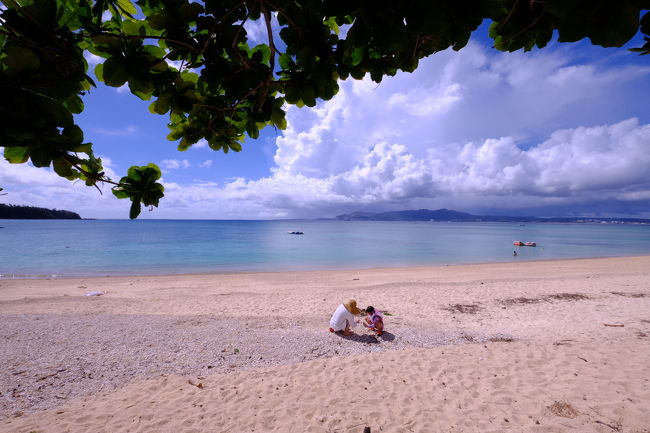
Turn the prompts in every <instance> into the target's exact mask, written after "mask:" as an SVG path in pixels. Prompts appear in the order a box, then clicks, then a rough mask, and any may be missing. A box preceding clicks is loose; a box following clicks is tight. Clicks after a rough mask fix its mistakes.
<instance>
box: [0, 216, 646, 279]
mask: <svg viewBox="0 0 650 433" xmlns="http://www.w3.org/2000/svg"><path fill="white" fill-rule="evenodd" d="M0 226H1V227H3V228H1V229H0V275H1V277H0V278H22V277H50V276H61V277H63V276H95V275H97V276H99V275H140V274H142V275H149V274H177V273H199V272H231V271H235V272H239V271H285V270H316V269H357V268H373V267H400V266H427V265H445V264H464V263H487V262H511V261H513V260H517V261H522V260H546V259H566V258H583V257H610V256H631V255H648V254H650V226H649V225H614V224H548V223H544V224H540V223H535V224H530V223H529V224H525V225H520V224H519V223H443V222H374V221H373V222H365V221H191V220H138V221H126V220H54V221H43V220H0ZM290 230H299V231H302V232H304V235H290V234H287V231H290ZM514 240H521V241H535V242H537V245H538V246H537V247H534V248H533V247H514V246H513V245H512V242H513V241H514ZM515 250H516V251H517V252H518V255H517V257H514V256H513V251H515Z"/></svg>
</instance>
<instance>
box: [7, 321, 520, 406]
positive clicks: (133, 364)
mask: <svg viewBox="0 0 650 433" xmlns="http://www.w3.org/2000/svg"><path fill="white" fill-rule="evenodd" d="M495 338H497V339H511V337H510V336H505V335H501V334H499V335H496V334H493V335H477V334H471V335H470V334H468V333H461V332H446V331H440V330H435V329H425V328H422V327H419V328H414V327H412V326H406V325H399V324H395V325H391V327H390V328H389V329H388V332H386V333H384V335H382V336H381V337H375V336H374V335H371V334H369V333H367V331H365V330H361V331H359V333H358V334H357V335H354V336H350V337H343V336H339V335H335V334H332V333H329V332H327V328H326V325H324V326H323V328H322V329H320V328H318V329H315V328H314V327H313V326H309V325H308V324H305V323H301V322H300V320H289V319H287V318H282V317H278V318H272V317H271V318H265V319H264V320H263V321H260V319H259V318H217V317H214V316H156V315H91V314H78V315H74V314H72V315H70V314H66V315H58V314H4V315H0V347H1V348H2V349H1V350H0V365H2V366H3V367H2V369H0V419H2V418H7V417H10V416H19V415H21V414H22V413H27V412H33V411H39V410H44V409H50V408H53V407H56V406H58V405H60V404H62V403H63V402H66V401H70V400H73V399H77V398H80V397H84V396H87V395H91V394H94V393H96V392H99V391H110V390H113V389H115V388H117V387H120V386H122V385H124V384H126V383H128V382H131V381H134V380H136V379H145V378H152V377H158V376H164V375H172V374H175V375H191V376H196V377H197V378H200V377H203V376H205V375H208V374H211V373H216V372H231V371H241V370H248V369H253V368H259V367H268V366H275V365H287V364H295V363H299V362H303V361H306V360H312V359H316V358H322V357H333V356H347V355H355V354H360V353H366V352H379V351H387V350H403V349H409V348H430V347H436V346H442V345H456V344H467V343H480V342H484V341H490V340H492V341H494V339H495Z"/></svg>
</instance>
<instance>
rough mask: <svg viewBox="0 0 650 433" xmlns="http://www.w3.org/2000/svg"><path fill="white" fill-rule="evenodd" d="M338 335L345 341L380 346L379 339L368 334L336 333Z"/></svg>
mask: <svg viewBox="0 0 650 433" xmlns="http://www.w3.org/2000/svg"><path fill="white" fill-rule="evenodd" d="M336 335H337V336H339V337H341V338H343V339H344V340H350V341H355V342H357V343H365V344H378V343H379V340H377V337H376V336H375V335H368V334H361V335H359V334H352V335H343V334H341V333H336Z"/></svg>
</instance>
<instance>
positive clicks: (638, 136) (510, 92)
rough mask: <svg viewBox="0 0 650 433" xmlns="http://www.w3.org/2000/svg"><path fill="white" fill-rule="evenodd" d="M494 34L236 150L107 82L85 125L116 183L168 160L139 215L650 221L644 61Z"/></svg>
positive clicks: (86, 206)
mask: <svg viewBox="0 0 650 433" xmlns="http://www.w3.org/2000/svg"><path fill="white" fill-rule="evenodd" d="M258 24H259V23H252V24H251V25H249V26H248V28H247V30H248V34H249V38H250V39H251V41H252V42H253V43H258V42H263V41H264V40H265V37H266V36H265V34H264V33H263V32H262V31H261V29H260V27H259V25H258ZM484 30H485V29H484V28H483V29H482V30H481V32H479V33H478V34H477V37H476V38H473V39H472V42H471V43H470V44H469V45H468V46H467V47H466V48H465V49H463V50H461V51H460V52H453V51H445V52H442V53H437V54H435V55H433V56H431V57H429V58H427V59H423V60H422V61H421V64H420V67H419V68H418V70H417V71H415V72H414V73H412V74H408V73H402V74H398V75H397V76H396V77H392V78H386V79H385V80H384V81H383V82H382V83H381V84H379V85H377V84H376V83H373V82H372V81H370V80H369V79H364V80H361V81H352V80H348V81H346V82H343V83H341V91H340V92H339V94H338V95H337V96H336V97H335V98H333V99H332V100H330V101H327V102H325V101H319V104H318V105H317V106H316V107H314V108H307V107H305V108H301V109H299V108H296V107H288V115H287V116H288V117H287V119H288V125H289V126H288V128H287V130H286V131H276V130H274V129H272V128H267V129H266V130H264V131H263V132H262V134H261V136H260V138H259V139H258V140H247V141H246V142H245V143H244V146H243V151H242V152H239V153H234V152H230V153H228V154H227V155H225V154H223V153H222V152H215V151H212V150H210V149H209V148H208V147H207V146H205V145H203V146H202V145H201V144H199V145H198V146H194V147H193V148H191V149H189V150H187V151H185V152H179V151H178V150H177V149H176V143H175V142H170V141H167V140H166V138H165V137H166V135H167V127H166V117H165V116H159V115H154V114H150V113H149V111H148V104H149V102H146V101H140V100H139V99H138V98H137V97H135V96H133V95H131V94H130V93H129V92H128V90H126V89H114V88H109V87H105V86H103V85H102V84H101V83H100V84H99V86H98V88H96V89H93V90H92V91H91V92H90V94H89V95H88V96H87V97H86V98H85V99H84V102H85V107H86V109H85V111H84V113H83V114H81V115H79V116H78V117H77V122H78V124H79V125H81V126H82V128H83V130H84V132H85V138H86V140H87V141H91V142H93V143H94V149H95V153H96V154H98V155H100V156H101V157H102V158H103V160H104V162H105V165H106V167H107V173H108V174H109V175H110V176H111V177H112V178H114V179H119V177H120V176H122V175H123V174H124V173H125V172H126V170H127V169H128V167H129V166H131V165H143V164H148V163H150V162H153V163H156V164H158V165H159V166H160V167H161V169H162V170H163V183H164V185H165V187H166V197H165V198H164V199H163V200H162V201H161V204H160V207H159V208H157V209H155V210H153V211H152V212H143V214H142V216H141V218H207V219H210V218H215V219H219V218H224V219H227V218H235V219H266V218H316V217H333V216H336V215H337V214H341V213H344V212H352V211H356V210H366V211H385V210H399V209H413V208H430V209H437V208H442V207H446V208H450V209H456V210H461V211H467V212H472V213H478V214H492V215H495V214H501V215H524V214H527V215H540V216H551V215H585V216H632V217H645V218H650V177H649V176H648V173H650V111H649V110H648V107H647V95H648V94H649V92H648V91H649V90H650V89H649V84H648V83H649V82H650V80H648V78H649V75H650V56H645V57H640V56H638V55H636V54H634V53H631V52H629V51H627V50H626V49H604V48H599V47H593V46H591V45H590V44H589V43H588V42H584V43H578V44H559V43H554V44H552V45H551V46H550V47H547V48H545V49H542V50H535V51H533V52H529V53H523V52H517V53H500V52H498V51H496V50H494V49H492V48H491V47H490V41H489V39H488V38H486V37H485V31H484ZM256 38H257V39H259V40H257V41H256ZM640 40H641V38H637V39H636V40H635V41H633V42H632V43H631V44H630V46H639V45H641V42H640ZM88 60H89V62H90V63H93V62H95V60H94V59H93V58H92V57H88ZM0 186H1V187H3V188H4V189H5V191H6V192H8V193H9V194H8V195H6V196H2V197H0V200H1V201H2V202H5V203H15V204H28V205H34V206H44V207H55V208H59V209H69V210H73V211H76V212H79V213H80V214H81V215H82V216H83V217H87V218H126V217H127V215H128V206H129V203H128V202H127V201H124V200H118V199H116V198H114V197H113V196H112V194H111V193H110V189H109V188H108V186H105V187H104V188H103V194H100V193H99V192H97V190H95V189H93V188H87V187H85V186H83V185H82V184H81V183H70V182H68V181H65V180H62V179H59V178H58V177H57V176H56V175H54V174H53V173H51V171H48V170H44V169H36V168H34V167H31V166H29V165H27V164H23V165H10V164H8V163H7V162H6V161H2V162H0Z"/></svg>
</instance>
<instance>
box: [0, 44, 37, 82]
mask: <svg viewBox="0 0 650 433" xmlns="http://www.w3.org/2000/svg"><path fill="white" fill-rule="evenodd" d="M4 51H5V52H4V58H3V59H2V62H3V63H4V64H5V66H6V67H7V74H8V75H9V76H16V75H19V74H21V73H24V72H28V71H35V70H37V69H38V68H39V67H40V66H41V61H40V59H39V58H38V56H37V55H36V54H34V52H33V51H32V50H30V49H28V48H23V47H17V46H10V47H7V48H5V49H4Z"/></svg>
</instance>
